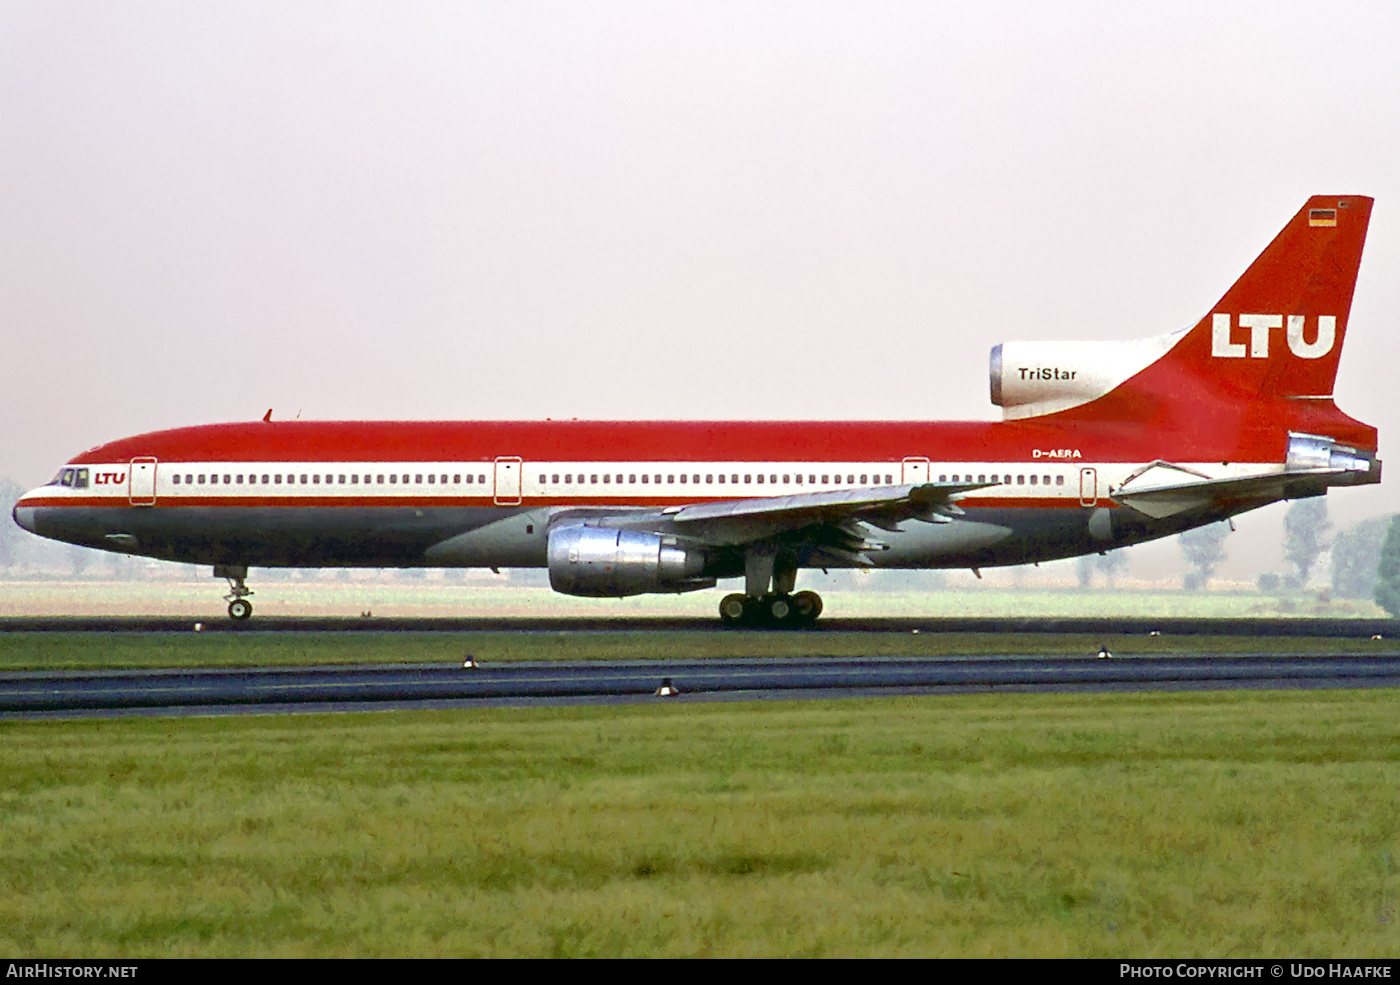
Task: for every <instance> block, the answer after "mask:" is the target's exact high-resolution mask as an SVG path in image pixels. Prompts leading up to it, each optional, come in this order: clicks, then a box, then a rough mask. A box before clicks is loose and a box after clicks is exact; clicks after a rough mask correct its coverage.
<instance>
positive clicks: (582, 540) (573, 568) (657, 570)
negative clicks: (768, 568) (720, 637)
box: [548, 525, 715, 598]
mask: <svg viewBox="0 0 1400 985" xmlns="http://www.w3.org/2000/svg"><path fill="white" fill-rule="evenodd" d="M548 557H549V584H550V586H551V587H552V588H553V589H554V590H555V591H556V592H562V593H563V594H565V595H582V596H585V597H588V598H615V597H617V596H621V595H644V594H646V593H648V592H693V591H695V590H697V589H701V588H713V587H714V584H715V579H713V578H702V577H701V574H702V572H703V571H704V570H705V555H704V553H703V552H702V551H700V550H698V549H696V548H691V547H683V546H681V545H679V544H678V543H677V542H676V539H675V538H674V537H663V536H661V535H659V534H653V533H646V532H643V531H637V530H619V529H615V528H612V527H585V526H582V525H570V526H565V527H557V528H555V529H554V530H551V531H550V532H549V548H548Z"/></svg>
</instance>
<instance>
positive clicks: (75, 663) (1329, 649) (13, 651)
mask: <svg viewBox="0 0 1400 985" xmlns="http://www.w3.org/2000/svg"><path fill="white" fill-rule="evenodd" d="M1105 644H1107V645H1108V647H1109V649H1110V650H1112V651H1113V652H1114V653H1115V654H1118V655H1120V656H1129V655H1131V654H1136V653H1178V654H1183V655H1192V654H1198V653H1277V652H1289V653H1318V654H1330V653H1338V652H1357V653H1395V652H1397V651H1400V640H1369V639H1342V640H1338V639H1329V638H1325V637H1297V638H1286V639H1283V638H1279V637H1267V636H1265V637H1254V636H1119V635H1097V636H1089V635H1085V634H1058V633H933V632H921V633H910V632H900V633H847V632H835V631H830V630H821V631H814V632H795V633H794V632H738V631H734V632H707V631H679V632H670V631H661V632H658V631H653V630H647V629H638V630H633V631H611V630H609V631H602V632H594V631H582V632H574V631H564V632H555V631H550V632H538V633H521V632H467V633H441V632H425V633H416V632H415V633H364V632H346V633H258V632H255V631H239V632H236V633H234V632H224V633H194V632H186V633H29V632H5V633H0V671H13V670H76V669H114V670H115V669H137V668H152V667H232V666H263V667H267V666H316V665H330V664H365V663H454V662H455V663H460V662H461V661H462V659H463V657H464V656H465V655H466V654H472V655H473V656H475V657H476V658H477V660H479V661H482V662H487V663H505V662H510V661H517V660H558V661H569V662H576V661H587V660H661V661H665V660H696V659H717V658H724V657H758V658H779V657H811V656H829V657H865V656H882V657H908V656H944V655H980V654H995V655H1000V654H1070V655H1089V654H1094V653H1097V652H1098V649H1099V647H1100V646H1103V645H1105Z"/></svg>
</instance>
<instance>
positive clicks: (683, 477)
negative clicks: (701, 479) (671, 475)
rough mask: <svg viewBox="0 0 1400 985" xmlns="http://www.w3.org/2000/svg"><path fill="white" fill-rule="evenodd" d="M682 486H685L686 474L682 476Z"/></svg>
mask: <svg viewBox="0 0 1400 985" xmlns="http://www.w3.org/2000/svg"><path fill="white" fill-rule="evenodd" d="M681 485H685V474H684V473H682V474H681Z"/></svg>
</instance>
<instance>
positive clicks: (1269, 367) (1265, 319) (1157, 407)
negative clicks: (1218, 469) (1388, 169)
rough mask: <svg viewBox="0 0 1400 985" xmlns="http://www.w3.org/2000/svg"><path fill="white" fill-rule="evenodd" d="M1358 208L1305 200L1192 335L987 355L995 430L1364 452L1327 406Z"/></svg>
mask: <svg viewBox="0 0 1400 985" xmlns="http://www.w3.org/2000/svg"><path fill="white" fill-rule="evenodd" d="M1371 205H1372V200H1371V199H1369V198H1365V197H1362V196H1359V195H1316V196H1314V197H1312V198H1310V199H1308V201H1307V204H1306V205H1304V206H1303V207H1302V208H1301V209H1300V210H1299V211H1298V214H1297V215H1295V216H1294V217H1293V218H1292V220H1290V221H1289V223H1288V224H1287V225H1286V226H1284V227H1283V231H1282V232H1280V233H1279V234H1278V235H1277V236H1275V237H1274V241H1273V242H1272V243H1270V244H1269V245H1268V247H1267V248H1266V249H1265V250H1264V252H1263V253H1261V254H1260V255H1259V258H1258V259H1257V260H1255V261H1254V262H1253V263H1252V264H1250V266H1249V269H1248V270H1246V271H1245V272H1244V274H1243V276H1241V277H1240V279H1239V280H1237V281H1235V284H1234V286H1233V287H1231V288H1230V289H1229V290H1228V291H1226V292H1225V296H1224V297H1223V298H1221V299H1220V302H1219V303H1218V304H1216V305H1215V306H1214V307H1212V308H1211V309H1210V311H1209V312H1208V313H1207V314H1206V316H1205V317H1204V318H1202V319H1201V320H1200V321H1199V322H1197V323H1196V325H1195V327H1193V328H1190V329H1185V330H1183V331H1180V332H1176V333H1173V334H1171V335H1162V336H1157V337H1154V338H1147V339H1135V340H1131V341H1122V342H1015V343H1005V344H1004V345H999V346H997V347H996V348H995V349H993V350H992V402H993V403H995V404H998V405H999V406H1001V407H1002V411H1003V414H1004V415H1005V418H1006V419H1007V420H1022V419H1027V418H1050V417H1053V418H1054V419H1055V420H1057V421H1060V422H1065V423H1070V422H1074V421H1086V422H1087V421H1095V422H1118V423H1121V424H1124V425H1129V426H1137V427H1145V428H1153V429H1160V430H1162V431H1172V432H1176V433H1177V434H1181V435H1188V434H1189V435H1196V436H1197V437H1200V438H1202V439H1207V438H1208V439H1209V441H1211V442H1213V443H1214V444H1216V445H1218V446H1219V447H1227V446H1229V445H1230V444H1231V443H1234V442H1239V441H1241V440H1245V439H1244V432H1246V431H1254V432H1259V431H1261V430H1264V431H1277V430H1278V425H1280V424H1282V425H1284V426H1286V427H1289V428H1292V429H1294V430H1297V431H1302V432H1307V433H1313V434H1323V433H1327V434H1332V435H1334V436H1336V437H1339V438H1340V437H1341V436H1342V435H1343V434H1345V435H1346V436H1347V440H1349V441H1353V442H1356V443H1358V444H1360V445H1362V446H1365V447H1370V448H1374V447H1375V429H1374V428H1370V427H1368V426H1367V425H1364V424H1360V423H1358V422H1356V421H1353V420H1351V419H1350V418H1348V417H1346V415H1344V414H1342V413H1341V411H1339V410H1337V408H1336V406H1335V405H1334V404H1333V403H1332V399H1331V397H1332V387H1333V384H1334V383H1335V382H1336V379H1337V364H1338V361H1339V359H1340V358H1341V354H1342V343H1343V342H1344V341H1345V340H1346V332H1347V320H1348V317H1349V316H1350V314H1351V297H1352V292H1353V290H1354V289H1355V287H1356V274H1357V270H1358V268H1359V267H1360V265H1361V248H1362V246H1363V244H1364V243H1365V240H1366V227H1367V224H1368V223H1369V221H1370V218H1371Z"/></svg>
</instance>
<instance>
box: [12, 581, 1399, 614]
mask: <svg viewBox="0 0 1400 985" xmlns="http://www.w3.org/2000/svg"><path fill="white" fill-rule="evenodd" d="M988 577H989V578H991V577H992V574H991V573H989V575H988ZM850 582H851V578H850V576H849V575H846V576H845V580H844V581H837V580H836V579H835V576H833V578H831V579H824V578H822V577H821V576H820V575H819V574H816V573H808V575H807V576H806V580H804V582H803V585H804V587H812V588H815V589H816V590H818V591H820V592H821V593H822V597H823V598H824V599H825V601H826V613H827V615H828V616H829V617H848V616H849V617H866V618H870V617H880V616H899V617H919V616H927V617H929V618H937V617H940V616H988V617H991V618H1006V617H1028V616H1029V617H1042V616H1141V617H1154V616H1156V617H1167V616H1178V617H1201V618H1227V617H1228V618H1240V617H1249V616H1258V617H1265V618H1276V617H1289V616H1304V617H1319V618H1348V617H1360V618H1367V619H1383V618H1385V612H1384V611H1382V610H1381V609H1380V608H1379V607H1378V606H1376V605H1375V604H1374V603H1372V602H1369V601H1360V600H1354V599H1333V600H1322V599H1319V598H1318V597H1317V596H1316V595H1315V594H1314V593H1305V594H1300V595H1271V594H1264V593H1259V592H1252V591H1216V592H1181V591H1174V590H1127V589H1124V590H1117V591H1110V590H1106V589H1105V590H1097V591H1087V592H1086V591H1080V590H1078V589H1073V588H1061V589H1048V588H1025V589H1014V588H1006V587H1001V588H997V587H992V586H990V585H986V586H983V585H981V584H980V583H979V584H978V586H977V587H951V588H946V589H930V590H927V591H909V590H903V591H883V590H871V589H868V588H860V587H854V586H852V585H851V584H850ZM250 584H251V586H252V587H253V588H254V589H256V591H257V594H256V595H254V596H253V599H252V602H253V606H254V608H255V610H256V614H255V615H254V616H253V618H254V620H255V621H256V619H257V618H258V616H308V615H332V616H347V617H356V616H359V615H360V613H362V612H364V611H365V610H369V611H371V612H373V613H374V615H376V616H397V617H403V616H428V617H431V616H462V617H471V616H511V617H527V618H528V617H575V616H603V617H622V618H627V617H645V616H688V617H697V618H704V619H713V618H716V606H717V605H718V604H719V598H720V596H721V595H722V594H723V593H722V591H721V590H720V589H716V590H714V591H710V592H696V593H693V594H688V595H640V596H635V597H632V598H624V599H584V598H571V597H569V596H566V595H559V594H557V593H555V592H551V591H550V590H549V589H548V588H545V587H538V588H526V587H515V586H511V585H508V584H501V585H497V584H491V583H485V584H480V583H477V584H472V583H467V584H462V583H453V582H444V581H429V580H419V581H416V582H385V581H355V580H348V581H337V580H331V581H315V580H307V581H273V582H267V581H259V580H258V578H257V577H256V573H255V576H254V578H253V579H252V580H251V582H250ZM737 587H742V586H737ZM730 590H733V588H731V589H730ZM225 591H226V588H225V586H224V584H223V582H221V581H215V580H214V579H212V578H205V579H201V580H199V581H197V582H169V581H129V582H115V581H114V582H44V581H0V616H5V615H15V616H47V615H57V616H62V615H99V616H111V615H164V616H187V617H189V618H190V619H191V620H193V619H205V620H209V619H216V620H222V619H226V618H227V616H226V615H225V606H224V603H223V602H222V601H221V600H220V597H221V596H222V595H223V594H224V592H225Z"/></svg>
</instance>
